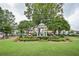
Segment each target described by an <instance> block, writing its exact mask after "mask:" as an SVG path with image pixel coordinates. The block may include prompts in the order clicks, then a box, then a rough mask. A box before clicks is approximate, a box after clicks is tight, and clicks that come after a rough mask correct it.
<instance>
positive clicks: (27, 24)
mask: <svg viewBox="0 0 79 59" xmlns="http://www.w3.org/2000/svg"><path fill="white" fill-rule="evenodd" d="M31 27H33V22H32V21H27V20H23V21H21V22H20V23H19V25H18V30H19V31H20V33H21V37H22V34H23V33H24V31H28V30H29V29H30V28H31Z"/></svg>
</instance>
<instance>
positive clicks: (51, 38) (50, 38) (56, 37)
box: [48, 36, 64, 41]
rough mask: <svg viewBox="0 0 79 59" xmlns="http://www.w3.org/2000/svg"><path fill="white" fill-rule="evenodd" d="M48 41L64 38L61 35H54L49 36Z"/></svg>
mask: <svg viewBox="0 0 79 59" xmlns="http://www.w3.org/2000/svg"><path fill="white" fill-rule="evenodd" d="M48 41H64V39H63V38H60V37H59V36H52V37H49V38H48Z"/></svg>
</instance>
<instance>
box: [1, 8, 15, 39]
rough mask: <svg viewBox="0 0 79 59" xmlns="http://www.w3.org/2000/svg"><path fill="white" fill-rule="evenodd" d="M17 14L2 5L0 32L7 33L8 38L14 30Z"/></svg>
mask: <svg viewBox="0 0 79 59" xmlns="http://www.w3.org/2000/svg"><path fill="white" fill-rule="evenodd" d="M14 20H15V16H14V15H13V14H12V12H10V11H8V10H3V9H2V8H1V7H0V32H3V33H5V36H6V38H8V34H10V33H11V32H12V30H13V26H14V24H15V21H14Z"/></svg>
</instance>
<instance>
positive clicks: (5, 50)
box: [0, 37, 79, 56]
mask: <svg viewBox="0 0 79 59" xmlns="http://www.w3.org/2000/svg"><path fill="white" fill-rule="evenodd" d="M70 39H71V40H72V42H52V41H33V42H32V41H28V42H14V41H13V40H0V55H6V56H7V55H9V56H17V55H18V56H21V55H22V56H30V55H31V56H63V55H64V56H72V55H73V56H79V38H78V37H70Z"/></svg>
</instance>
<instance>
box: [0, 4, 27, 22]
mask: <svg viewBox="0 0 79 59" xmlns="http://www.w3.org/2000/svg"><path fill="white" fill-rule="evenodd" d="M0 6H1V7H2V8H3V9H8V10H9V11H11V12H13V14H14V15H15V18H16V19H15V22H17V23H19V22H20V21H22V20H27V18H26V17H25V15H24V7H25V6H24V4H23V3H1V4H0Z"/></svg>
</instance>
